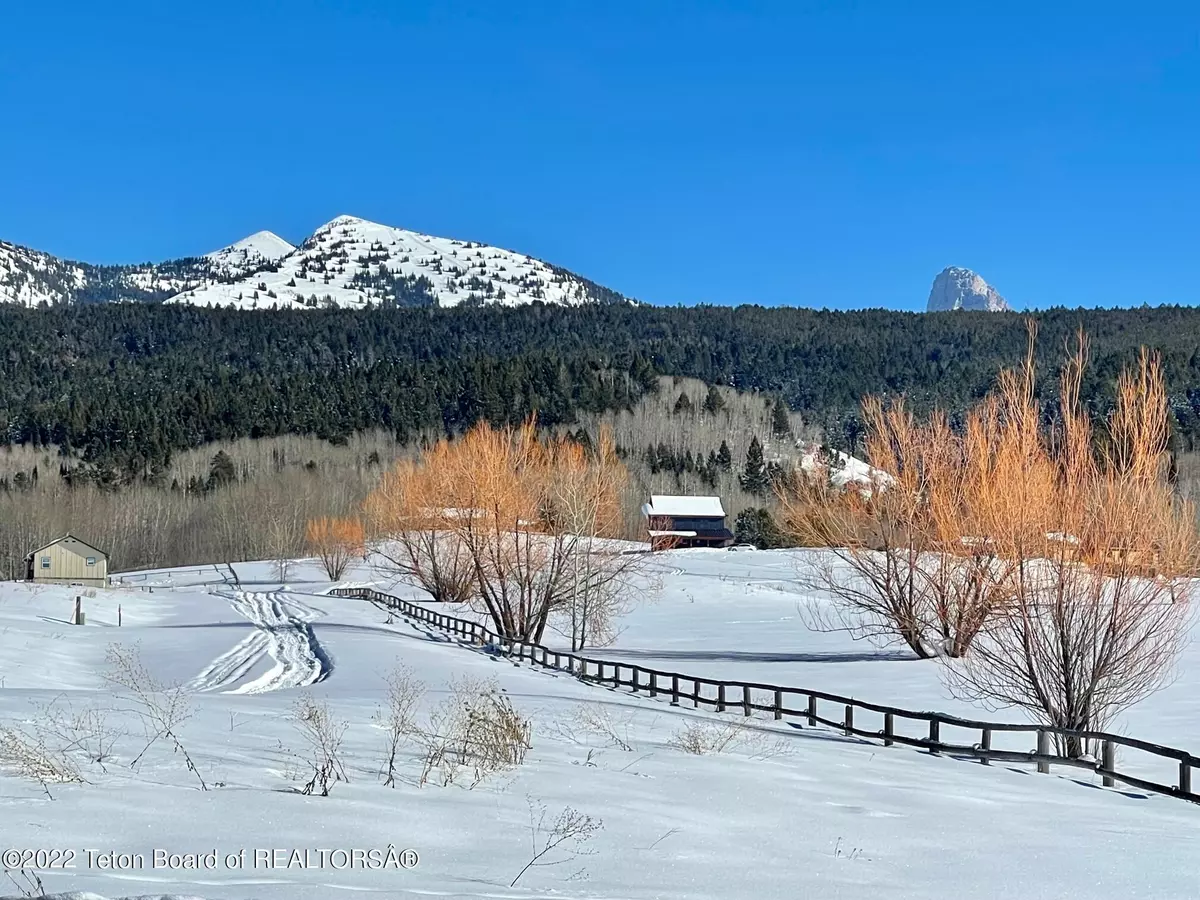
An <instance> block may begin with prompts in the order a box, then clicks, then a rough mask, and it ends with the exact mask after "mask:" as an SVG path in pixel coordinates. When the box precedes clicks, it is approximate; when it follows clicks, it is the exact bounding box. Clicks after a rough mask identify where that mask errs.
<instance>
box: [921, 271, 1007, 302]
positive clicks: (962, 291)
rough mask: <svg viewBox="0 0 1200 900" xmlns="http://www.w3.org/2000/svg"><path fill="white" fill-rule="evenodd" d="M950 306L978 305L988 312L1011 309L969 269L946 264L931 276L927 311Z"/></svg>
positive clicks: (994, 290)
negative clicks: (935, 276)
mask: <svg viewBox="0 0 1200 900" xmlns="http://www.w3.org/2000/svg"><path fill="white" fill-rule="evenodd" d="M949 309H981V310H986V311H988V312H1007V311H1009V310H1011V309H1012V307H1011V306H1009V305H1008V303H1007V301H1005V299H1004V298H1003V297H1001V296H1000V295H999V294H998V293H996V289H995V288H994V287H992V286H991V285H990V284H988V283H987V282H986V281H984V280H983V279H982V278H980V277H979V276H978V275H976V274H975V273H974V272H972V271H971V270H970V269H960V268H959V267H958V266H949V267H947V268H945V269H943V270H942V272H941V274H939V275H938V277H937V278H935V279H933V289H932V290H931V291H930V292H929V305H928V306H926V308H925V311H926V312H942V311H944V310H949Z"/></svg>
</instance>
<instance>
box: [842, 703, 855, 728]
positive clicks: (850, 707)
mask: <svg viewBox="0 0 1200 900" xmlns="http://www.w3.org/2000/svg"><path fill="white" fill-rule="evenodd" d="M842 724H843V727H844V728H845V729H846V734H847V735H852V734H854V704H853V703H847V704H846V721H845V722H844V723H842Z"/></svg>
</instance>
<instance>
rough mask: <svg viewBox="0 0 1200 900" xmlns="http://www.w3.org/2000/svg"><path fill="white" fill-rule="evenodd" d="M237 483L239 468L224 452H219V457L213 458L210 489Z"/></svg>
mask: <svg viewBox="0 0 1200 900" xmlns="http://www.w3.org/2000/svg"><path fill="white" fill-rule="evenodd" d="M235 481H237V468H236V467H235V466H234V464H233V460H232V459H230V458H229V454H228V453H226V452H225V451H224V450H218V451H217V455H216V456H214V457H213V458H212V465H211V466H210V467H209V470H208V489H209V490H213V489H214V488H218V487H220V486H221V485H224V484H232V483H233V482H235Z"/></svg>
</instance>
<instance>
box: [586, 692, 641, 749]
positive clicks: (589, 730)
mask: <svg viewBox="0 0 1200 900" xmlns="http://www.w3.org/2000/svg"><path fill="white" fill-rule="evenodd" d="M571 722H572V724H573V726H574V728H575V729H577V730H578V731H581V732H583V733H584V734H588V735H594V736H596V737H598V738H600V739H601V740H602V741H604V743H605V744H606V745H607V746H610V747H616V748H617V749H618V750H623V751H625V752H626V753H629V752H632V751H633V749H634V743H633V738H632V736H631V733H632V730H633V714H632V713H629V714H627V715H625V716H623V717H617V716H614V715H613V712H612V710H611V709H610V708H609V707H607V706H604V705H602V704H598V703H588V704H585V705H583V706H580V707H579V708H578V709H577V710H576V711H575V715H574V716H573V717H572V720H571Z"/></svg>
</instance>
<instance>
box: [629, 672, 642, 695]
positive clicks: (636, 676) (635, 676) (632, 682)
mask: <svg viewBox="0 0 1200 900" xmlns="http://www.w3.org/2000/svg"><path fill="white" fill-rule="evenodd" d="M641 674H642V670H641V669H639V668H638V667H637V666H630V667H629V686H630V687H632V688H633V692H634V693H635V694H636V693H637V692H638V682H639V681H640V680H641V677H640V676H641Z"/></svg>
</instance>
